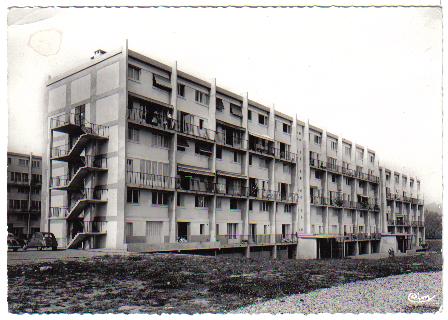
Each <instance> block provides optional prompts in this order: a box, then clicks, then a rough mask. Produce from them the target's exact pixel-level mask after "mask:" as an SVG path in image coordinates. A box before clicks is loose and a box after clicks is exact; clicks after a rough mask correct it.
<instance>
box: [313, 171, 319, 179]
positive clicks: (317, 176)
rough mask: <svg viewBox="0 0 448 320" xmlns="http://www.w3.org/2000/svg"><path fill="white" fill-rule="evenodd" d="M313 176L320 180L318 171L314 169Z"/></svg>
mask: <svg viewBox="0 0 448 320" xmlns="http://www.w3.org/2000/svg"><path fill="white" fill-rule="evenodd" d="M314 178H316V179H317V180H320V178H321V174H320V171H317V170H314Z"/></svg>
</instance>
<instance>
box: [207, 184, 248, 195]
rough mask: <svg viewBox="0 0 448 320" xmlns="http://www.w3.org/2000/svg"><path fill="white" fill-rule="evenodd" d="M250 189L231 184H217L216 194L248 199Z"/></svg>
mask: <svg viewBox="0 0 448 320" xmlns="http://www.w3.org/2000/svg"><path fill="white" fill-rule="evenodd" d="M248 190H249V188H247V187H244V186H237V187H234V186H232V185H231V184H225V183H217V184H215V192H216V193H217V194H222V195H229V196H237V197H247V196H248V194H249V192H248Z"/></svg>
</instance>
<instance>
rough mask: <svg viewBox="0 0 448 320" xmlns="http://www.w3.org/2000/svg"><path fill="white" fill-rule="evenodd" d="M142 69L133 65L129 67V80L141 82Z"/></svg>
mask: <svg viewBox="0 0 448 320" xmlns="http://www.w3.org/2000/svg"><path fill="white" fill-rule="evenodd" d="M140 72H141V69H140V68H138V67H135V66H132V65H129V66H128V79H131V80H135V81H140Z"/></svg>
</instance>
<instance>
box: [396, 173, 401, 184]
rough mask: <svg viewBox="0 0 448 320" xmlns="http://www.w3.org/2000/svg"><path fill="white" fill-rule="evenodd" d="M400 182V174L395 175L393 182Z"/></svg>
mask: <svg viewBox="0 0 448 320" xmlns="http://www.w3.org/2000/svg"><path fill="white" fill-rule="evenodd" d="M399 182H400V176H399V175H398V174H396V175H395V183H396V184H398V183H399Z"/></svg>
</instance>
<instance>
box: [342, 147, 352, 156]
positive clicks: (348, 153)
mask: <svg viewBox="0 0 448 320" xmlns="http://www.w3.org/2000/svg"><path fill="white" fill-rule="evenodd" d="M344 153H345V155H346V156H348V157H350V156H351V154H352V147H350V146H349V145H345V146H344Z"/></svg>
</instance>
